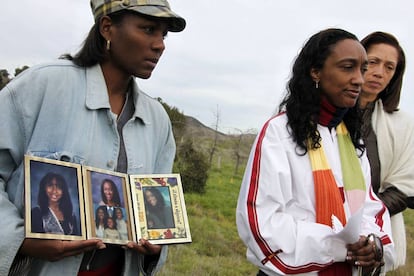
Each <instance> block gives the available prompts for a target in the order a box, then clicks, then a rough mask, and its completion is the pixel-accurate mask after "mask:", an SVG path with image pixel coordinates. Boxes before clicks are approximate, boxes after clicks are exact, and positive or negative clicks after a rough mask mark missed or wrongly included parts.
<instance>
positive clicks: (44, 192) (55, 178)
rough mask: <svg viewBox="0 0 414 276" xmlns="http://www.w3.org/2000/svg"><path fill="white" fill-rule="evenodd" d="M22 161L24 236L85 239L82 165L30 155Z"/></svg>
mask: <svg viewBox="0 0 414 276" xmlns="http://www.w3.org/2000/svg"><path fill="white" fill-rule="evenodd" d="M24 163H25V232H26V233H25V234H26V237H28V238H42V239H60V240H84V239H85V238H86V226H85V217H84V198H83V190H82V170H81V166H80V165H79V164H74V163H69V162H64V161H58V160H52V159H46V158H41V157H35V156H30V155H25V157H24Z"/></svg>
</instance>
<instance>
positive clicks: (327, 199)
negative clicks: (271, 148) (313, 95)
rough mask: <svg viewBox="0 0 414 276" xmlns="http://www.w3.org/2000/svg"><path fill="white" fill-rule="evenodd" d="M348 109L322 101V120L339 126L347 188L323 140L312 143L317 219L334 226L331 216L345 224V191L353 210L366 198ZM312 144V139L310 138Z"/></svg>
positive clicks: (340, 267)
mask: <svg viewBox="0 0 414 276" xmlns="http://www.w3.org/2000/svg"><path fill="white" fill-rule="evenodd" d="M346 111H347V110H346V109H337V108H335V107H333V106H332V105H330V104H329V103H328V102H327V101H322V105H321V113H320V119H319V122H320V124H322V125H324V126H328V127H334V126H335V127H336V134H337V141H338V147H339V153H340V160H341V169H342V178H343V183H344V189H343V190H344V191H343V192H342V191H341V188H339V187H338V186H337V184H336V181H335V178H334V176H333V173H332V170H331V168H330V166H329V163H328V160H327V158H326V155H325V152H324V149H323V146H322V143H321V146H320V147H319V148H316V149H312V148H311V147H309V150H308V152H309V157H310V161H311V166H312V171H313V179H314V185H315V202H316V222H317V223H321V224H325V225H329V226H330V227H332V226H333V225H332V216H333V215H334V216H335V217H337V218H338V219H339V221H340V222H341V223H342V225H345V224H346V215H345V211H344V206H343V203H344V198H343V197H344V196H345V195H344V193H345V194H346V198H347V200H348V203H349V206H350V210H351V214H353V213H354V212H356V211H357V210H358V209H359V208H360V207H361V206H362V204H363V202H364V200H365V192H366V189H365V180H364V176H363V173H362V169H361V165H360V163H359V160H358V156H357V153H356V150H355V147H354V145H353V143H352V140H351V137H350V135H349V133H348V130H347V128H346V126H345V124H344V122H343V121H342V117H343V115H344V114H345V113H346ZM308 144H310V141H309V142H308ZM351 274H352V270H351V267H350V266H349V265H348V264H347V263H345V262H344V263H334V264H332V265H330V266H329V267H328V268H327V269H325V270H323V271H321V272H319V275H320V276H322V275H323V276H326V275H351Z"/></svg>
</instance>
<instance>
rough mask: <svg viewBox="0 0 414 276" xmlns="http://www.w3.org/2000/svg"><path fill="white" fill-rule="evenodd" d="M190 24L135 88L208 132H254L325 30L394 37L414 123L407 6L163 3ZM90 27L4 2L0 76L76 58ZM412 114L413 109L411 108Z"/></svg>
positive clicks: (83, 20)
mask: <svg viewBox="0 0 414 276" xmlns="http://www.w3.org/2000/svg"><path fill="white" fill-rule="evenodd" d="M170 4H171V6H172V8H173V10H174V11H175V12H177V13H178V14H180V15H181V16H183V17H184V18H185V19H186V20H187V28H186V29H185V30H184V31H183V32H181V33H170V34H169V35H168V37H167V39H166V47H167V48H166V51H165V52H164V55H163V57H162V59H161V61H160V62H159V64H158V66H157V68H156V69H155V71H154V72H153V75H152V77H151V78H150V79H149V80H138V85H139V86H140V87H141V88H142V89H143V90H144V91H145V92H146V93H148V94H149V95H151V96H153V97H161V98H162V99H163V100H164V102H166V103H167V104H169V105H171V106H175V107H177V108H178V109H179V110H181V111H182V112H183V113H184V114H186V115H189V116H193V117H195V118H197V119H198V120H200V121H201V122H202V123H204V124H205V125H207V126H210V127H212V126H214V124H215V120H216V115H217V114H218V115H219V118H220V121H219V125H220V129H221V130H222V131H223V132H234V131H237V130H242V131H246V130H248V129H256V130H257V129H259V128H260V127H261V125H262V124H263V123H264V122H265V120H266V119H267V118H269V116H271V115H272V114H273V112H274V111H275V108H276V107H277V106H278V103H279V101H280V99H281V97H282V95H283V94H284V91H285V84H286V81H287V79H288V77H289V74H290V69H291V64H292V61H293V60H294V58H295V56H296V55H297V53H298V51H299V50H300V48H301V47H302V45H303V44H304V42H305V41H306V40H307V39H308V38H309V37H310V36H311V35H313V34H314V33H316V32H318V31H320V30H322V29H325V28H329V27H336V28H342V29H345V30H347V31H350V32H352V33H354V34H356V35H357V36H358V38H360V39H362V38H363V37H364V36H365V35H367V34H369V33H370V32H373V31H386V32H390V33H392V34H394V35H395V36H396V37H397V38H398V39H399V41H400V43H401V45H402V47H403V48H404V50H405V53H406V58H407V68H406V73H405V79H404V85H403V93H402V101H401V108H402V109H404V110H406V111H408V112H409V113H411V114H412V116H414V108H413V103H414V76H413V72H414V37H413V32H412V27H413V26H414V16H413V14H412V10H413V8H412V6H413V4H412V2H411V1H410V0H393V1H389V0H377V1H372V0H367V1H360V0H348V1H332V0H313V1H307V0H289V1H278V0H254V1H252V0H249V1H247V0H170ZM92 24H93V17H92V13H91V10H90V6H89V1H88V0H41V1H33V0H19V1H17V2H13V1H9V4H7V5H2V7H1V9H0V26H2V32H1V34H2V35H1V37H2V38H1V44H0V45H1V51H0V69H7V70H8V71H9V73H14V69H15V68H17V67H22V66H23V65H29V66H32V65H34V64H37V63H41V62H45V61H50V60H52V59H55V58H57V57H58V56H59V55H61V54H62V53H67V52H70V53H75V52H76V51H77V50H78V49H79V46H80V45H81V44H82V42H83V40H84V38H85V37H86V34H87V33H88V31H89V29H90V27H91V26H92ZM410 108H411V109H410Z"/></svg>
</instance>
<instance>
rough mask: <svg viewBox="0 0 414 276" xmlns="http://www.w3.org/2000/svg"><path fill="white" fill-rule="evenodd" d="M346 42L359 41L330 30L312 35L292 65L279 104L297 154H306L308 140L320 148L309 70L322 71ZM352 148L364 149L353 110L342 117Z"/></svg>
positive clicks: (316, 100)
mask: <svg viewBox="0 0 414 276" xmlns="http://www.w3.org/2000/svg"><path fill="white" fill-rule="evenodd" d="M345 39H353V40H356V41H358V38H357V37H356V36H355V35H354V34H352V33H349V32H347V31H345V30H341V29H335V28H330V29H326V30H322V31H320V32H318V33H316V34H314V35H313V36H312V37H311V38H309V40H308V41H307V42H306V43H305V45H304V46H303V48H302V50H301V51H300V53H299V54H298V56H297V57H296V60H295V62H294V64H293V68H292V73H291V77H290V79H289V81H288V83H287V85H286V90H287V93H286V95H285V97H284V98H283V100H282V102H281V103H280V105H279V112H283V111H285V112H286V115H287V118H288V122H287V125H288V126H289V127H290V132H291V135H292V137H293V140H294V141H295V142H296V144H297V147H298V148H299V151H300V153H299V152H298V154H303V155H304V154H306V153H307V151H308V148H307V139H308V138H310V139H311V147H312V148H319V147H320V140H321V136H320V134H319V132H318V131H317V124H318V119H319V112H320V108H321V94H320V90H319V89H317V88H315V84H314V81H313V79H312V77H311V74H310V72H311V69H322V67H323V66H324V63H325V61H326V59H327V58H328V57H329V55H331V53H332V49H333V48H334V46H335V45H336V44H337V43H338V42H340V41H342V40H345ZM343 120H344V122H345V124H346V126H347V128H348V131H349V133H350V135H351V139H352V142H353V143H354V145H355V147H357V148H359V149H361V150H363V145H362V144H361V142H360V137H361V133H360V130H359V128H360V125H361V119H360V118H359V115H358V113H357V112H356V110H352V109H350V110H349V111H348V112H347V113H346V115H345V117H344V118H343Z"/></svg>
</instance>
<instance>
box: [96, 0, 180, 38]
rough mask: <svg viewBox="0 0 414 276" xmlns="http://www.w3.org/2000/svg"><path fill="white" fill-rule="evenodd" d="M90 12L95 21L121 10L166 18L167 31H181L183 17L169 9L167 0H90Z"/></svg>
mask: <svg viewBox="0 0 414 276" xmlns="http://www.w3.org/2000/svg"><path fill="white" fill-rule="evenodd" d="M91 8H92V13H93V16H94V18H95V21H97V20H98V19H99V18H100V17H101V16H103V15H108V14H111V13H113V12H117V11H121V10H131V11H135V12H138V13H141V14H144V15H149V16H152V17H159V18H164V19H167V20H168V22H169V29H168V30H169V31H171V32H181V31H182V30H184V28H185V24H186V22H185V19H184V18H182V17H181V16H179V15H178V14H176V13H174V12H173V11H171V8H170V4H168V2H167V0H91Z"/></svg>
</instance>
